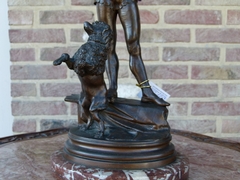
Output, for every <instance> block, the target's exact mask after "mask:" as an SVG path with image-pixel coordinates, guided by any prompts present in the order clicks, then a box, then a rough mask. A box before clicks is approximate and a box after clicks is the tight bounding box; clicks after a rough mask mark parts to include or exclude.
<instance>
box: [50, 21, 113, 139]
mask: <svg viewBox="0 0 240 180" xmlns="http://www.w3.org/2000/svg"><path fill="white" fill-rule="evenodd" d="M84 30H85V31H86V32H87V34H88V35H89V38H88V41H87V42H86V43H85V44H83V45H82V46H81V47H80V48H79V49H78V50H77V52H76V53H75V54H74V55H73V57H72V58H70V56H69V55H68V54H66V53H64V54H62V56H61V57H60V58H58V59H56V60H55V61H54V62H53V65H55V66H57V65H60V64H61V63H62V62H65V63H66V64H67V66H68V68H69V69H71V70H74V71H75V72H76V74H77V75H78V78H79V80H80V82H81V85H82V94H81V97H82V99H81V106H82V110H83V112H82V113H83V114H84V115H82V116H81V117H82V120H83V121H85V122H86V123H87V126H86V128H87V129H88V128H89V127H90V126H91V125H92V123H93V121H94V120H95V121H97V122H98V123H99V129H100V131H99V134H97V135H96V137H101V136H103V134H104V128H105V127H104V121H103V120H101V118H100V117H99V111H102V110H104V109H106V108H107V103H108V101H107V88H106V84H105V81H104V77H103V73H104V71H105V61H106V60H107V55H108V53H109V50H110V46H111V41H112V38H113V34H112V30H111V29H110V26H109V25H107V24H106V23H104V22H99V21H96V22H93V23H92V24H90V23H88V22H85V23H84ZM84 117H86V119H85V118H84Z"/></svg>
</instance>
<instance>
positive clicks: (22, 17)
mask: <svg viewBox="0 0 240 180" xmlns="http://www.w3.org/2000/svg"><path fill="white" fill-rule="evenodd" d="M8 20H9V24H10V25H30V24H33V11H30V10H29V11H21V10H9V11H8Z"/></svg>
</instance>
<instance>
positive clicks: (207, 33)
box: [196, 28, 240, 43]
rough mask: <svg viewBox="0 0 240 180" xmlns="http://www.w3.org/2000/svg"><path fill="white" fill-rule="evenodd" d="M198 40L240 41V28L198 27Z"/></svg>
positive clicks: (202, 41) (204, 41)
mask: <svg viewBox="0 0 240 180" xmlns="http://www.w3.org/2000/svg"><path fill="white" fill-rule="evenodd" d="M196 42H198V43H207V42H219V43H240V29H233V28H232V29H230V28H227V29H226V28H224V29H220V28H219V29H197V30H196Z"/></svg>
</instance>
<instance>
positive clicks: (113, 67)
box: [95, 0, 170, 106]
mask: <svg viewBox="0 0 240 180" xmlns="http://www.w3.org/2000/svg"><path fill="white" fill-rule="evenodd" d="M138 1H139V0H95V4H96V6H97V14H98V20H99V21H103V22H105V23H107V24H108V25H109V26H110V27H111V29H112V30H113V35H114V37H113V41H112V46H111V51H110V54H109V55H108V61H107V75H108V78H109V89H108V97H109V98H110V99H114V98H116V97H117V78H118V69H119V62H118V57H117V54H116V50H115V48H116V39H117V31H116V19H117V16H118V17H119V19H120V21H121V24H122V26H123V29H124V33H125V39H126V44H127V49H128V52H129V65H130V69H131V71H132V73H133V75H134V76H135V78H136V80H137V82H138V84H137V85H138V86H139V87H140V88H141V89H142V99H141V101H142V102H152V103H156V104H158V105H161V106H169V105H170V104H169V103H168V102H166V101H164V100H163V99H162V98H159V97H158V96H157V95H155V94H154V93H153V91H152V89H151V87H150V85H149V82H148V78H147V73H146V70H145V66H144V64H143V61H142V57H141V47H140V42H139V38H140V30H141V27H140V17H139V10H138V5H137V3H138Z"/></svg>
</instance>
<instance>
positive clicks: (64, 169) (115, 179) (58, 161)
mask: <svg viewBox="0 0 240 180" xmlns="http://www.w3.org/2000/svg"><path fill="white" fill-rule="evenodd" d="M143 155H144V154H143ZM51 161H52V167H53V170H54V172H55V174H56V176H58V177H59V179H64V180H69V179H71V180H74V179H77V180H79V179H81V180H88V179H89V180H90V179H91V180H186V179H188V175H189V163H188V158H186V157H185V156H183V155H177V159H176V161H175V162H173V163H171V164H169V165H167V166H164V167H159V168H155V169H145V170H110V169H99V168H88V167H85V166H82V165H78V164H74V163H72V162H70V161H67V160H65V159H64V157H63V150H59V151H56V152H55V153H53V154H52V156H51Z"/></svg>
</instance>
